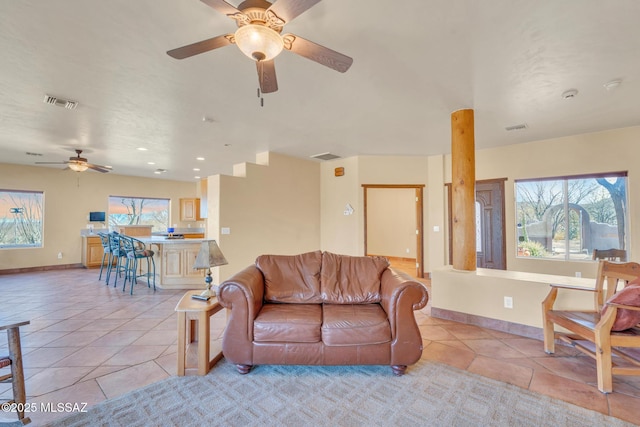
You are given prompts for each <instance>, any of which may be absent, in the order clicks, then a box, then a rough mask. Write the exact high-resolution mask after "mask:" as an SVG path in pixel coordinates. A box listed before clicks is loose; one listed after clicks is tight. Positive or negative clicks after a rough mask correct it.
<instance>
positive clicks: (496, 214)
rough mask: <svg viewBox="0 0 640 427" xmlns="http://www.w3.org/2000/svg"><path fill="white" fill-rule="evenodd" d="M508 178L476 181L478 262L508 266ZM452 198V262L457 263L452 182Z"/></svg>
mask: <svg viewBox="0 0 640 427" xmlns="http://www.w3.org/2000/svg"><path fill="white" fill-rule="evenodd" d="M505 181H506V179H491V180H483V181H476V265H477V266H478V268H492V269H496V270H506V269H507V260H506V247H505V224H504V182H505ZM447 195H448V198H449V203H448V210H449V212H448V215H449V264H452V263H453V250H452V246H451V245H452V244H453V241H452V235H451V184H447Z"/></svg>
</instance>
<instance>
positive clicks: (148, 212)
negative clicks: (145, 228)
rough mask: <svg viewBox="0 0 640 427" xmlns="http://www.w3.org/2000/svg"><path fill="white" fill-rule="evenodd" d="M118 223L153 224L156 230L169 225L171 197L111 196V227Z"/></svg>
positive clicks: (163, 228)
mask: <svg viewBox="0 0 640 427" xmlns="http://www.w3.org/2000/svg"><path fill="white" fill-rule="evenodd" d="M118 225H152V226H153V227H154V231H163V230H166V229H167V227H168V226H169V199H151V198H147V197H123V196H109V228H112V229H113V228H115V227H117V226H118Z"/></svg>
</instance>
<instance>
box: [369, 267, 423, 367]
mask: <svg viewBox="0 0 640 427" xmlns="http://www.w3.org/2000/svg"><path fill="white" fill-rule="evenodd" d="M380 293H381V297H382V300H381V302H380V304H381V305H382V308H383V309H384V310H385V311H386V313H387V316H388V318H389V324H390V325H391V364H392V365H411V364H413V363H415V362H417V361H418V359H420V356H421V355H422V336H421V335H420V329H418V325H417V323H416V318H415V316H414V314H413V311H414V310H420V309H421V308H423V307H424V306H426V305H427V302H428V301H429V293H428V292H427V288H426V287H425V286H424V285H423V284H422V283H420V282H418V281H416V280H414V279H412V278H411V277H409V275H407V274H405V273H402V272H399V271H396V270H393V269H391V268H388V269H386V270H385V271H384V272H383V273H382V277H381V286H380Z"/></svg>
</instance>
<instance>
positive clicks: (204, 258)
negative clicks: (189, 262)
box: [193, 240, 229, 270]
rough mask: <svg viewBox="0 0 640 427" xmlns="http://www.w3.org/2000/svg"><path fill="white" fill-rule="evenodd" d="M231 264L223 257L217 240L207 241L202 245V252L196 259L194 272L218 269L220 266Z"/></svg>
mask: <svg viewBox="0 0 640 427" xmlns="http://www.w3.org/2000/svg"><path fill="white" fill-rule="evenodd" d="M225 264H229V262H228V261H227V260H226V259H225V257H224V255H222V251H221V250H220V248H219V247H218V244H217V243H216V241H215V240H205V241H204V242H202V244H201V245H200V252H198V256H197V257H196V262H195V263H194V264H193V269H194V270H199V269H204V268H211V267H217V266H219V265H225Z"/></svg>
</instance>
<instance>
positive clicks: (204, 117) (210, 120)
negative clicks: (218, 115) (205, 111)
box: [202, 116, 213, 123]
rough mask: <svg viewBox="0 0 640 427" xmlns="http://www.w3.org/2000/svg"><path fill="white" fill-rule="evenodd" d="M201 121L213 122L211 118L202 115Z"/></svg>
mask: <svg viewBox="0 0 640 427" xmlns="http://www.w3.org/2000/svg"><path fill="white" fill-rule="evenodd" d="M202 121H203V122H206V123H213V119H212V118H211V117H207V116H202Z"/></svg>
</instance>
